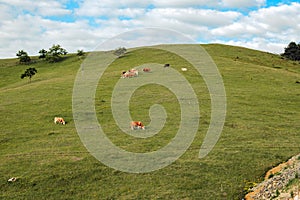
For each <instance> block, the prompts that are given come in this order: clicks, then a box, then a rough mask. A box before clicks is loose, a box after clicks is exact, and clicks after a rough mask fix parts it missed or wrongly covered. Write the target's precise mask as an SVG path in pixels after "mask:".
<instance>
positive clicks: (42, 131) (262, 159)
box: [0, 44, 300, 199]
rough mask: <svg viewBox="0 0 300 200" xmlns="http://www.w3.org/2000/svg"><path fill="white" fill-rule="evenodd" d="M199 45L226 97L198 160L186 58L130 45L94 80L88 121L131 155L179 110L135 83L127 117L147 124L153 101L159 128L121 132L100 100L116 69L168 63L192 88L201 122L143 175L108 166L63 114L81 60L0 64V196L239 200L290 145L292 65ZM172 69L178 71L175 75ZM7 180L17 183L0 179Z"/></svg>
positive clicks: (157, 140) (199, 138) (293, 146)
mask: <svg viewBox="0 0 300 200" xmlns="http://www.w3.org/2000/svg"><path fill="white" fill-rule="evenodd" d="M203 47H204V48H205V50H206V51H207V52H208V53H209V54H210V55H211V57H212V59H213V60H214V62H215V63H216V65H217V66H218V69H219V71H220V74H221V75H222V78H223V81H224V85H225V90H226V95H227V116H226V121H225V126H224V128H223V132H222V134H221V137H220V139H219V141H218V143H217V144H216V146H215V147H214V149H213V150H212V151H211V152H210V153H209V154H208V156H206V157H205V158H203V159H199V158H198V153H199V148H200V146H201V144H202V142H203V139H204V137H205V134H206V131H207V129H208V126H209V122H210V95H209V93H208V90H207V87H206V85H205V82H204V81H203V80H202V79H201V77H199V74H198V73H197V72H196V70H194V69H193V68H192V66H190V65H189V63H187V61H186V60H184V59H182V58H180V57H178V56H177V55H174V54H171V53H169V52H166V51H162V50H157V49H153V48H142V49H138V50H134V51H130V52H128V53H127V54H126V55H125V56H124V57H121V58H119V59H116V60H115V61H114V62H113V63H112V64H111V65H110V66H109V67H108V68H107V70H106V71H105V73H104V75H103V77H102V79H101V80H100V82H99V85H98V87H97V92H96V95H95V102H96V103H95V108H96V112H97V117H98V121H99V123H100V124H101V125H102V127H103V130H104V131H105V133H107V136H108V137H109V138H110V139H111V141H113V142H114V144H116V145H117V146H119V147H122V148H124V149H126V150H128V151H132V152H150V151H155V150H158V149H160V148H161V147H163V146H164V145H166V144H167V143H168V142H169V141H170V140H171V139H172V138H173V137H174V135H175V133H176V131H177V129H178V126H179V123H180V121H179V120H180V118H179V117H180V109H179V106H178V102H177V99H176V97H175V96H174V94H173V93H172V92H170V91H169V90H168V89H166V88H165V87H162V86H158V85H156V84H150V85H146V86H143V87H141V88H139V89H138V90H136V91H135V92H134V94H133V96H132V98H131V100H130V111H131V115H132V117H133V118H134V119H136V120H143V122H144V123H145V124H146V125H147V124H149V123H150V118H149V116H148V110H149V107H150V106H151V105H153V104H161V105H162V106H164V108H165V110H166V111H167V113H168V118H167V121H166V124H165V127H164V128H163V130H162V131H161V132H160V133H159V134H157V135H155V136H154V137H152V138H147V139H140V138H133V137H130V136H128V135H126V134H123V133H122V131H120V129H119V128H118V127H117V125H116V123H115V121H114V119H113V117H112V112H111V100H110V98H111V95H112V89H113V86H114V85H115V84H116V82H117V81H118V80H119V79H120V75H121V72H122V70H128V69H130V68H133V67H137V66H140V65H142V64H144V63H160V64H162V65H163V64H165V63H170V67H172V68H174V69H176V70H178V71H179V72H180V73H181V74H183V75H184V76H185V77H186V79H187V80H188V81H189V82H190V84H191V86H192V87H193V89H194V91H195V93H196V94H197V97H198V100H199V108H200V115H201V118H200V126H199V130H198V132H197V135H196V137H195V140H194V141H193V143H192V145H191V146H190V147H189V148H188V150H187V151H186V152H185V153H184V154H183V156H181V157H180V158H179V159H178V160H177V161H175V162H174V163H173V164H171V165H169V166H167V167H165V168H163V169H161V170H158V171H154V172H150V173H144V174H143V173H142V174H130V173H125V172H121V171H118V170H114V169H111V168H109V167H107V166H105V165H104V164H102V163H101V162H99V161H98V160H97V159H95V158H94V157H93V156H92V155H91V154H90V153H89V152H88V151H87V150H86V148H85V147H84V145H83V144H82V142H81V140H80V138H79V136H78V134H77V132H76V128H75V124H74V121H73V114H72V91H73V84H74V80H75V77H76V74H77V71H78V70H79V68H80V65H81V63H82V62H83V60H82V59H79V58H78V57H77V56H76V55H68V56H67V57H66V58H65V59H64V60H63V61H62V62H59V63H47V62H45V61H38V60H37V61H36V62H35V63H33V64H30V65H20V64H18V62H17V59H2V60H0V111H1V115H0V120H1V124H0V159H1V162H0V198H1V199H241V198H242V197H243V195H244V193H245V191H244V188H245V186H246V185H247V183H248V182H260V181H261V180H262V179H263V177H264V174H265V172H266V171H267V170H268V169H270V168H271V167H272V166H275V165H277V164H278V163H281V162H283V161H285V160H287V159H288V158H290V157H291V156H293V155H296V154H297V153H299V151H300V137H299V134H300V123H299V122H300V121H299V120H300V109H299V103H300V84H298V83H296V81H300V64H299V63H296V62H292V61H286V60H283V59H281V58H280V56H278V55H275V54H270V53H266V52H260V51H256V50H250V49H246V48H241V47H233V46H225V45H219V44H209V45H203ZM178 48H180V46H179V47H178ZM99 62H100V61H99ZM28 67H35V68H36V69H37V70H38V73H37V74H36V75H35V76H34V77H33V78H32V81H31V83H29V82H28V80H26V79H20V75H21V73H23V72H24V70H25V69H27V68H28ZM182 67H186V68H187V69H188V70H187V71H186V72H182V71H181V68H182ZM149 73H152V72H149ZM153 73H154V72H153ZM142 75H143V74H141V76H142ZM135 78H136V79H138V78H139V77H135ZM135 78H132V79H130V80H134V79H135ZM145 91H146V92H145ZM55 116H61V117H63V118H64V119H65V120H66V122H67V123H66V125H59V124H54V123H53V118H54V117H55ZM128 125H129V123H128ZM11 177H17V180H16V181H15V182H7V180H8V179H9V178H11Z"/></svg>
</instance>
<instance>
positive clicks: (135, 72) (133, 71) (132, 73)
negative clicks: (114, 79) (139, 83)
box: [121, 69, 139, 78]
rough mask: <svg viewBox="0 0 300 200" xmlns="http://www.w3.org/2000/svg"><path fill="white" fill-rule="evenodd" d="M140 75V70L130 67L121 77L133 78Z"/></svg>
mask: <svg viewBox="0 0 300 200" xmlns="http://www.w3.org/2000/svg"><path fill="white" fill-rule="evenodd" d="M138 75H139V71H138V70H136V69H130V70H128V71H124V72H122V75H121V78H132V77H136V76H138Z"/></svg>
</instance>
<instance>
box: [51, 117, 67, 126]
mask: <svg viewBox="0 0 300 200" xmlns="http://www.w3.org/2000/svg"><path fill="white" fill-rule="evenodd" d="M54 123H55V124H57V123H60V124H63V125H65V124H66V122H65V120H64V119H63V118H62V117H54Z"/></svg>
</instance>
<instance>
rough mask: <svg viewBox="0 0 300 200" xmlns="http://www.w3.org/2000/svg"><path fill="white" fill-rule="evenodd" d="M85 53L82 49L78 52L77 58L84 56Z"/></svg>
mask: <svg viewBox="0 0 300 200" xmlns="http://www.w3.org/2000/svg"><path fill="white" fill-rule="evenodd" d="M84 54H85V53H84V51H83V50H82V49H81V50H77V56H84Z"/></svg>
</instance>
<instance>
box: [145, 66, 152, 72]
mask: <svg viewBox="0 0 300 200" xmlns="http://www.w3.org/2000/svg"><path fill="white" fill-rule="evenodd" d="M143 71H144V72H150V71H151V69H150V68H148V67H147V68H144V69H143Z"/></svg>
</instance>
